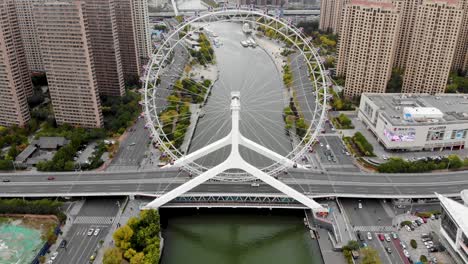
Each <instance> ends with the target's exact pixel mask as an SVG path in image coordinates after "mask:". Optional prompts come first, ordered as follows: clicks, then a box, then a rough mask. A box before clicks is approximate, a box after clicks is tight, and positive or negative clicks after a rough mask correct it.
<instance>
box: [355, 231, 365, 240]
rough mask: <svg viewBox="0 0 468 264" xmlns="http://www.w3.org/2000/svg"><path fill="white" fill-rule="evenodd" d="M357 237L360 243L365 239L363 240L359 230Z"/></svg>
mask: <svg viewBox="0 0 468 264" xmlns="http://www.w3.org/2000/svg"><path fill="white" fill-rule="evenodd" d="M356 236H357V238H358V239H359V241H364V238H363V237H362V235H361V231H359V230H358V231H356Z"/></svg>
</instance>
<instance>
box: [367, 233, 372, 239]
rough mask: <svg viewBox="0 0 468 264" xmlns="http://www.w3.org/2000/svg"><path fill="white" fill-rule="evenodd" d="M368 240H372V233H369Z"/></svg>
mask: <svg viewBox="0 0 468 264" xmlns="http://www.w3.org/2000/svg"><path fill="white" fill-rule="evenodd" d="M367 239H369V240H372V234H371V232H367Z"/></svg>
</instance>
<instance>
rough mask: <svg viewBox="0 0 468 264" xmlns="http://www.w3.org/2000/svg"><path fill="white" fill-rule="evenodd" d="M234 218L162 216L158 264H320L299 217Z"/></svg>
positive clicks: (232, 213) (252, 214)
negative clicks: (164, 220)
mask: <svg viewBox="0 0 468 264" xmlns="http://www.w3.org/2000/svg"><path fill="white" fill-rule="evenodd" d="M239 212H240V211H236V210H235V209H231V210H229V211H224V212H223V213H221V212H219V213H214V212H213V211H204V213H201V214H200V213H199V211H198V213H196V212H195V213H196V214H193V215H190V214H184V215H170V216H166V217H167V218H168V219H167V220H168V224H167V228H165V229H164V237H165V245H164V253H163V258H162V264H187V263H190V264H220V263H223V264H229V263H232V264H285V263H294V264H306V263H307V264H316V263H317V264H318V263H323V262H322V259H321V255H320V252H319V248H318V245H317V242H316V241H315V240H312V239H311V238H310V236H309V232H308V230H307V229H306V228H305V227H304V224H303V222H302V216H301V214H300V212H302V211H297V212H298V214H296V215H295V214H294V213H291V211H289V213H287V212H286V213H284V214H278V215H268V213H270V212H267V214H262V213H260V212H261V211H258V210H256V211H248V212H246V211H242V212H240V213H239ZM179 213H180V212H179ZM163 214H165V212H163Z"/></svg>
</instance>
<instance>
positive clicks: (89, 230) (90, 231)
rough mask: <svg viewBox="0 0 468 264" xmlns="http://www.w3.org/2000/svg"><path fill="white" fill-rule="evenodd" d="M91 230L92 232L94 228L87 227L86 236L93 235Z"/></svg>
mask: <svg viewBox="0 0 468 264" xmlns="http://www.w3.org/2000/svg"><path fill="white" fill-rule="evenodd" d="M93 232H94V228H90V229H88V236H91V235H93Z"/></svg>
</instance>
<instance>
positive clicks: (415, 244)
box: [410, 239, 418, 248]
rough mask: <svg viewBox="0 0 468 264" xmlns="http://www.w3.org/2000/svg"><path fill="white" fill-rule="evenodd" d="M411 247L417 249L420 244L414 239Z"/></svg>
mask: <svg viewBox="0 0 468 264" xmlns="http://www.w3.org/2000/svg"><path fill="white" fill-rule="evenodd" d="M410 245H411V247H412V248H417V247H418V243H417V242H416V240H414V239H411V241H410Z"/></svg>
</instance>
